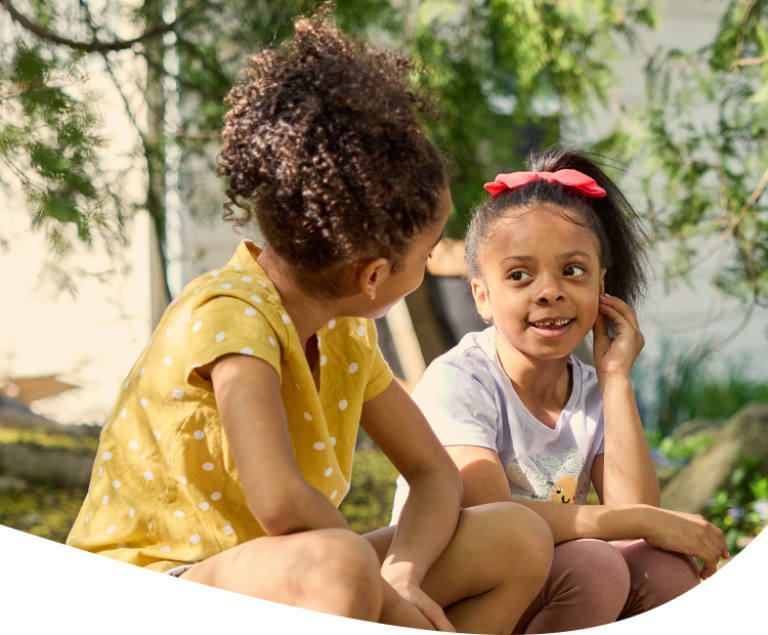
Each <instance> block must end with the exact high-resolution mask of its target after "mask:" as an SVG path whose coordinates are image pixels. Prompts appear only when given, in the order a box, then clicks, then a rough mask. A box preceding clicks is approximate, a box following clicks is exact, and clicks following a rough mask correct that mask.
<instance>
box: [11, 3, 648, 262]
mask: <svg viewBox="0 0 768 635" xmlns="http://www.w3.org/2000/svg"><path fill="white" fill-rule="evenodd" d="M168 6H169V3H167V2H165V1H164V0H143V1H142V2H140V3H138V4H135V5H132V6H127V5H125V4H124V3H119V2H116V0H106V2H105V3H103V6H102V5H100V8H99V9H98V10H96V9H93V8H91V7H90V5H89V3H88V2H87V1H85V0H77V2H75V0H69V1H65V2H57V3H54V4H51V3H45V2H39V1H37V0H28V3H25V1H24V0H13V1H12V2H9V3H8V5H7V6H5V5H4V9H3V10H4V11H6V12H9V13H10V14H11V17H12V18H13V20H14V22H15V24H16V26H17V27H18V30H19V32H21V33H23V36H20V37H19V38H17V39H16V40H15V41H14V42H13V43H11V44H9V45H6V46H5V47H4V48H3V51H4V55H3V57H2V59H1V60H0V78H2V79H3V80H4V81H5V83H4V84H2V86H3V89H2V90H3V95H4V97H3V98H4V99H15V100H16V101H19V102H20V101H21V100H24V99H26V100H27V101H29V100H30V99H31V100H32V102H33V103H34V104H35V108H34V109H33V110H32V111H27V110H24V109H23V108H20V109H19V113H20V116H21V117H22V121H21V123H15V124H13V125H14V126H15V127H8V126H6V127H5V128H2V129H0V147H1V148H3V149H2V150H0V152H1V153H2V154H0V156H2V157H3V158H4V159H5V158H6V157H8V158H9V159H7V160H14V161H15V162H21V163H22V164H25V166H26V169H28V170H29V171H31V172H34V173H35V176H36V178H37V180H36V181H35V180H33V179H32V178H31V177H30V176H29V175H28V174H26V172H25V169H24V168H22V169H21V170H20V171H14V172H16V173H17V177H18V178H21V180H22V182H23V183H24V185H25V191H26V193H27V197H28V199H29V201H30V203H31V204H32V205H33V209H34V211H33V222H34V224H35V226H36V227H40V228H45V230H46V231H47V232H48V234H49V239H50V243H51V245H52V247H53V248H54V250H55V251H56V253H58V254H60V255H63V254H65V253H67V252H68V251H69V250H70V249H71V247H72V242H71V238H70V234H69V233H68V232H67V231H65V230H66V228H67V227H69V226H71V227H73V228H74V229H75V235H76V236H77V237H78V238H79V239H80V240H82V241H84V242H86V243H87V242H89V241H90V237H91V232H92V230H93V228H94V227H98V228H99V229H107V228H109V229H110V230H111V231H112V235H110V236H109V238H110V240H111V241H112V242H114V241H120V240H122V238H123V234H122V227H123V222H124V211H123V207H122V206H121V203H120V201H121V199H120V196H119V192H118V191H117V190H116V189H115V188H113V187H110V185H108V184H110V183H113V182H114V179H102V180H97V179H96V175H97V174H98V172H99V162H98V156H99V155H98V153H97V152H96V150H97V148H98V147H99V145H100V144H101V141H100V140H99V138H98V136H97V132H98V126H99V122H98V120H97V118H96V117H95V113H96V112H97V108H96V104H97V99H98V96H96V95H88V94H86V95H83V96H80V97H78V98H75V97H74V96H73V95H75V94H76V91H74V90H72V91H70V90H67V89H66V88H65V86H64V85H65V84H68V85H69V86H72V87H76V88H82V87H83V86H85V85H86V79H87V77H88V69H92V68H96V67H98V66H103V67H104V68H105V69H106V71H107V73H108V74H109V76H110V77H111V78H112V80H113V81H114V83H115V85H116V87H117V88H118V89H119V90H120V92H121V93H122V94H123V95H124V96H125V94H126V93H125V91H126V89H127V88H128V85H127V84H128V82H129V80H126V79H124V78H123V77H124V74H120V73H118V72H115V69H118V68H119V66H120V65H119V64H118V63H117V62H116V61H115V57H114V55H113V52H114V51H118V50H119V51H124V52H125V54H126V55H128V56H130V55H133V56H134V62H133V63H134V65H135V66H136V67H137V68H138V69H139V73H140V74H141V72H142V71H141V69H142V68H146V72H147V78H146V81H145V82H144V83H143V86H142V89H143V91H144V96H145V105H146V106H147V108H148V112H149V117H148V119H149V127H148V128H147V129H146V130H142V126H139V125H138V122H137V121H136V114H135V113H134V112H132V110H131V108H130V107H129V100H128V99H124V102H125V105H126V108H127V109H128V114H129V116H130V118H131V119H132V120H134V122H135V123H136V128H137V132H139V133H140V134H141V136H142V150H143V159H142V160H143V161H145V162H146V170H147V171H148V173H149V179H148V191H147V198H146V202H145V203H144V204H143V206H144V207H145V208H146V209H147V210H148V211H149V212H150V214H151V215H152V217H153V219H154V221H155V227H156V229H157V232H158V238H159V239H160V243H161V244H163V242H164V227H165V212H164V203H163V200H164V194H163V185H162V183H163V179H162V177H161V176H160V177H159V178H158V172H161V171H162V169H163V161H164V147H165V142H166V141H167V139H166V134H171V133H166V131H165V130H164V126H163V111H164V105H163V99H164V98H163V88H162V86H163V83H164V78H165V76H166V75H169V74H170V75H171V76H172V78H173V80H175V85H176V86H178V89H179V91H180V95H181V100H182V106H183V108H182V112H183V113H184V121H183V122H182V126H181V128H180V129H179V130H176V131H175V132H173V133H172V134H173V135H174V136H173V141H174V142H175V143H177V144H178V145H179V146H180V147H181V149H182V154H183V157H184V158H185V159H186V158H188V157H190V156H192V155H200V156H204V155H205V152H206V150H209V146H210V144H211V143H214V144H215V143H217V142H218V138H217V137H218V131H219V129H220V128H221V125H222V116H223V114H224V112H225V109H226V106H225V105H224V104H223V98H224V96H225V95H226V94H227V92H228V90H229V88H230V87H231V86H232V84H233V83H234V82H235V81H237V80H238V78H239V77H240V76H241V73H242V70H243V67H244V66H245V62H246V58H247V56H248V55H249V54H250V53H253V52H255V51H256V50H258V49H259V48H260V47H261V46H264V45H271V44H273V43H275V42H280V41H282V40H283V39H284V38H286V37H287V36H289V35H290V33H291V30H292V19H293V18H294V17H296V16H298V15H306V14H309V13H311V12H312V11H314V10H315V9H316V8H317V6H318V3H317V2H316V1H315V0H227V2H218V1H214V0H197V1H195V2H189V1H185V0H180V1H179V2H178V6H177V7H176V12H175V16H173V15H170V14H166V16H165V20H164V19H163V15H164V11H165V10H166V9H167V8H168ZM14 12H15V13H14ZM336 16H337V21H338V23H339V25H340V26H341V27H342V28H343V29H344V30H346V31H347V32H349V33H351V34H352V35H353V36H356V37H360V38H362V39H365V40H367V41H370V42H371V43H373V44H375V45H379V46H385V47H390V48H398V49H400V50H403V51H405V52H408V53H410V54H411V55H412V56H413V57H414V58H415V59H416V60H418V61H419V62H420V63H421V64H422V66H426V67H428V68H429V69H430V71H431V73H430V74H429V75H428V76H427V77H426V79H425V86H424V87H425V88H426V90H428V91H430V92H432V93H434V94H436V95H437V96H438V97H439V100H438V102H437V113H436V114H437V115H438V116H437V118H436V119H435V121H433V122H431V123H430V124H429V128H430V131H431V134H432V136H433V138H434V139H435V140H436V142H437V143H438V144H439V145H440V147H441V148H442V149H443V150H444V151H445V153H446V154H447V155H448V156H449V157H451V159H452V161H453V164H454V170H453V171H454V202H455V212H454V214H453V215H452V219H451V222H450V225H449V233H451V234H452V235H454V236H458V235H461V234H463V232H464V228H465V225H466V220H467V216H468V213H469V211H470V209H471V207H472V205H473V204H474V203H475V202H476V201H477V200H478V199H479V198H481V197H482V196H483V195H484V192H483V189H482V185H483V183H484V182H485V181H487V180H488V179H489V178H492V177H493V176H495V174H496V173H497V172H499V171H503V170H510V169H514V168H515V167H518V166H519V165H520V163H521V160H522V157H523V155H524V154H525V153H526V151H527V150H528V149H529V147H530V146H532V145H536V144H542V145H545V144H549V143H551V142H553V141H555V140H557V138H558V136H559V121H560V118H561V117H563V116H565V115H568V116H576V117H582V116H584V115H585V113H586V110H587V108H586V106H587V104H588V102H589V100H590V99H592V98H593V97H596V98H598V99H601V100H604V99H605V98H606V96H607V94H608V93H609V91H610V87H611V85H612V82H613V80H614V75H613V71H612V70H611V66H610V64H611V62H612V61H613V60H615V58H616V53H615V36H619V37H621V38H625V39H628V40H629V41H630V42H632V41H633V37H634V35H633V28H634V27H635V26H636V25H646V26H655V24H656V21H657V18H656V15H655V14H654V13H653V11H652V10H651V8H650V0H619V1H616V2H607V1H606V0H574V1H572V2H556V1H554V0H525V1H518V0H426V1H418V2H417V1H416V0H406V1H405V2H401V1H398V2H395V1H394V0H337V2H336ZM25 19H26V21H25ZM121 21H122V22H123V24H124V23H126V22H129V23H132V24H133V25H134V26H135V27H136V30H137V32H138V36H137V38H136V41H132V40H126V39H121V37H120V36H119V31H120V30H121V29H117V28H116V27H117V26H120V22H121ZM171 45H174V46H175V47H176V51H177V53H178V71H177V70H176V69H173V68H168V67H167V64H165V61H164V54H165V51H166V49H167V47H168V46H171ZM17 53H18V55H17ZM14 59H18V60H22V61H23V63H21V64H18V63H16V64H14V62H12V60H14ZM96 62H98V64H96ZM94 64H96V65H95V66H94ZM13 69H16V70H17V71H19V70H20V71H23V73H24V75H23V76H22V75H19V74H18V73H16V75H14V72H13ZM66 73H69V74H70V75H69V76H67V78H66V81H64V75H65V74H66ZM25 77H34V78H36V79H35V81H36V82H37V83H36V84H35V90H34V92H31V93H30V92H29V88H26V89H24V90H21V89H20V87H21V86H27V85H28V83H29V82H27V83H26V84H25V83H24V82H25V81H26V80H25V79H24V78H25ZM422 77H424V76H422ZM414 81H415V80H414ZM17 93H18V94H17ZM182 164H183V165H184V166H185V167H184V168H183V172H182V174H181V177H182V178H181V180H182V184H183V188H184V190H183V193H184V196H185V198H186V200H187V201H190V200H193V199H194V201H193V202H192V203H191V205H192V207H193V208H196V209H198V208H202V209H205V208H207V209H211V210H213V209H215V208H216V206H217V203H218V204H220V198H219V197H220V193H217V194H214V195H211V194H210V193H208V192H205V191H204V190H203V186H201V185H200V183H201V182H204V181H202V180H200V179H196V178H195V174H194V172H193V171H192V170H194V168H191V167H187V166H191V165H194V164H195V162H193V161H187V160H184V161H182ZM207 168H208V169H211V170H213V169H214V166H213V165H211V162H210V160H209V161H208V165H207ZM197 199H201V200H202V203H201V202H200V201H198V200H197ZM214 199H215V201H214ZM218 211H220V210H217V212H218ZM108 243H109V244H112V243H110V242H109V241H108Z"/></svg>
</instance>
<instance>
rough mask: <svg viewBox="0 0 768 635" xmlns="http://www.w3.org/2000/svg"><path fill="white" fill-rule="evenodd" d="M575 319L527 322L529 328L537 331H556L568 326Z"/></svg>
mask: <svg viewBox="0 0 768 635" xmlns="http://www.w3.org/2000/svg"><path fill="white" fill-rule="evenodd" d="M574 319H575V318H558V319H554V320H539V321H538V322H528V324H530V325H531V326H535V327H536V328H538V329H558V328H563V327H564V326H568V325H569V324H570V323H571V322H573V320H574Z"/></svg>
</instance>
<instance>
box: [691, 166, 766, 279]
mask: <svg viewBox="0 0 768 635" xmlns="http://www.w3.org/2000/svg"><path fill="white" fill-rule="evenodd" d="M766 186H768V170H766V171H765V172H763V178H761V179H760V183H758V185H757V188H756V189H755V191H754V192H752V194H751V196H750V197H749V198H748V199H747V202H746V203H744V206H743V207H742V208H741V210H740V211H739V213H738V214H737V215H736V216H735V217H734V219H733V220H732V221H731V224H730V225H729V226H728V227H727V228H726V229H725V231H724V232H723V233H722V234H720V238H718V239H717V242H716V243H715V244H714V245H713V246H712V248H711V249H709V250H708V251H707V252H706V253H705V254H704V255H703V256H699V257H698V258H697V259H696V260H694V261H693V262H692V263H690V264H689V265H688V266H687V267H686V268H685V269H684V270H683V271H682V272H681V273H682V274H683V275H685V274H686V273H689V272H690V271H691V270H692V269H695V268H696V267H698V266H699V265H700V264H702V263H703V262H704V261H706V260H708V259H709V258H710V256H712V254H714V253H715V252H716V251H717V250H718V249H720V247H722V246H723V244H724V243H725V241H726V240H728V239H729V238H730V237H731V235H732V234H733V232H734V231H736V228H737V227H738V226H739V223H741V221H743V220H744V217H745V216H746V215H747V212H748V211H749V210H750V209H751V208H752V206H753V205H754V204H755V203H756V202H757V199H759V198H760V195H761V194H762V193H763V190H765V188H766Z"/></svg>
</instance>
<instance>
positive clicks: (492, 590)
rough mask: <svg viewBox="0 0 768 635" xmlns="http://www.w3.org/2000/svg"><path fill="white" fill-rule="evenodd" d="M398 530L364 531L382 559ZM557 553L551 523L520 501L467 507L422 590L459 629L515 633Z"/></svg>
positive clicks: (425, 580) (390, 528)
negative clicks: (521, 617)
mask: <svg viewBox="0 0 768 635" xmlns="http://www.w3.org/2000/svg"><path fill="white" fill-rule="evenodd" d="M394 529H395V528H394V527H387V528H386V529H381V530H379V531H375V532H372V533H370V534H366V535H365V536H364V537H365V538H367V539H368V540H369V541H370V543H371V544H372V545H373V547H374V549H375V550H376V553H377V554H378V556H379V561H381V562H383V561H384V558H385V557H386V554H387V550H388V549H389V545H390V543H391V542H392V536H393V534H394ZM552 553H553V541H552V533H551V531H550V530H549V527H548V526H547V524H546V523H545V522H544V521H543V520H542V518H541V517H540V516H538V515H537V514H535V513H534V512H531V511H530V510H529V509H526V508H525V507H523V506H521V505H516V504H515V503H491V504H488V505H480V506H478V507H472V508H469V509H464V510H462V512H461V516H460V518H459V524H458V526H457V528H456V532H455V534H454V536H453V539H452V540H451V542H450V543H449V544H448V547H447V548H446V549H445V551H444V552H443V553H442V555H441V556H440V557H439V558H438V559H437V561H436V562H435V564H434V565H433V566H432V568H431V569H430V570H429V572H428V573H427V575H426V577H425V578H424V581H423V583H422V589H423V590H424V592H425V593H427V595H429V596H430V597H431V598H432V599H433V600H434V601H435V602H437V603H438V604H439V605H440V606H442V607H444V608H446V616H447V617H448V619H449V620H450V621H451V623H452V624H453V625H454V626H455V627H456V629H457V630H458V631H459V632H460V633H510V632H511V630H512V627H513V626H514V625H515V624H516V623H517V621H518V619H519V618H520V616H521V615H522V614H523V611H524V610H525V609H526V607H527V606H528V605H529V604H530V603H531V601H532V600H533V598H534V597H535V596H536V595H537V593H538V592H539V589H540V588H541V585H542V584H543V583H544V580H545V579H546V577H547V574H548V573H549V569H550V565H551V562H552ZM385 610H386V607H385Z"/></svg>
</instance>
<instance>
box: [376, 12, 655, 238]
mask: <svg viewBox="0 0 768 635" xmlns="http://www.w3.org/2000/svg"><path fill="white" fill-rule="evenodd" d="M399 18H400V20H401V22H402V27H401V28H398V29H397V30H394V31H391V32H390V36H391V37H393V38H394V42H395V44H396V46H397V48H399V49H401V50H404V51H408V52H410V53H411V55H413V57H414V58H415V59H417V60H419V61H420V62H421V64H422V65H423V66H425V67H426V68H428V69H430V71H431V75H429V76H428V77H427V78H426V79H424V80H423V82H424V84H425V86H426V88H427V89H428V90H429V91H430V92H432V93H433V94H434V95H435V96H436V97H437V98H438V99H437V117H436V120H435V121H434V122H431V123H429V124H428V128H429V130H430V132H431V134H432V137H433V138H434V140H435V141H436V142H437V144H438V145H439V146H440V147H441V148H442V149H443V150H444V151H445V153H446V154H447V155H448V156H449V157H450V158H451V160H452V162H453V171H452V172H453V173H452V185H451V191H452V194H453V202H454V211H453V214H452V216H451V219H450V220H449V224H448V227H447V234H448V235H450V236H451V237H454V238H456V237H462V236H463V234H464V232H465V230H466V226H467V223H468V220H469V217H470V213H471V211H472V209H473V207H474V206H475V204H476V203H477V202H478V201H479V200H480V199H482V198H483V196H484V194H485V193H484V191H483V189H482V186H483V183H484V182H486V181H488V180H492V179H493V178H494V177H495V176H496V174H497V173H498V172H507V171H511V170H514V169H519V168H520V167H521V166H522V165H523V159H524V158H525V155H526V154H527V152H528V151H529V150H530V148H531V147H534V146H546V145H549V144H551V143H553V142H556V141H557V140H558V139H559V135H560V121H561V119H562V118H564V117H570V118H573V119H576V120H579V119H582V118H584V117H586V116H587V114H588V112H587V111H588V104H589V102H590V101H591V100H593V99H598V100H601V101H604V100H605V99H606V98H607V96H608V94H609V93H610V90H611V86H612V84H613V83H614V82H615V79H616V78H615V74H614V72H613V70H612V67H611V63H612V62H613V61H615V60H616V58H617V54H616V36H620V37H621V38H622V39H627V40H629V41H630V43H632V42H633V40H634V31H633V29H634V27H635V26H636V25H641V24H642V25H655V23H656V14H655V13H654V12H653V11H652V10H651V8H650V3H649V2H644V1H633V0H624V1H621V2H612V3H609V2H604V1H600V0H579V1H574V2H553V1H551V0H525V1H520V0H468V1H464V2H458V1H453V2H451V1H446V0H428V1H426V2H413V1H412V2H406V3H404V5H403V11H402V13H401V14H400V15H399Z"/></svg>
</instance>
